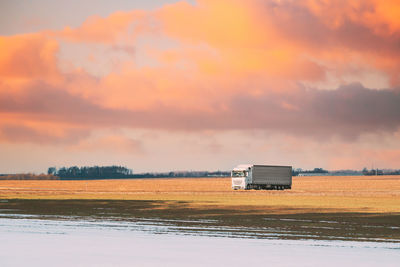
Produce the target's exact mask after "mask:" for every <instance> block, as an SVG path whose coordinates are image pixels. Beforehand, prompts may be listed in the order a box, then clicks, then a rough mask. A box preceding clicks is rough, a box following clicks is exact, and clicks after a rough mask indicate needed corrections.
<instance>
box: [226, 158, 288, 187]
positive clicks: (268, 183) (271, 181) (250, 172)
mask: <svg viewBox="0 0 400 267" xmlns="http://www.w3.org/2000/svg"><path fill="white" fill-rule="evenodd" d="M231 178H232V189H234V190H237V189H245V190H249V189H256V190H261V189H265V190H284V189H291V188H292V166H274V165H252V164H241V165H238V166H236V167H235V168H234V169H233V170H232V172H231Z"/></svg>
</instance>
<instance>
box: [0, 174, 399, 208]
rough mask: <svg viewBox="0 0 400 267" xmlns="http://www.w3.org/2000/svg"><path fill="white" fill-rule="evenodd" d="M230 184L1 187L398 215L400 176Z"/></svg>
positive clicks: (52, 194) (203, 204)
mask: <svg viewBox="0 0 400 267" xmlns="http://www.w3.org/2000/svg"><path fill="white" fill-rule="evenodd" d="M230 183H231V181H230V178H180V179H135V180H84V181H59V180H51V181H39V180H38V181H0V198H3V199H92V200H95V199H108V200H150V201H153V200H154V201H166V202H180V203H185V205H186V206H190V207H196V208H207V207H210V206H214V207H230V208H233V209H238V210H240V209H249V208H250V207H251V209H252V210H254V211H255V210H260V211H263V210H264V211H266V210H268V211H269V212H271V213H280V212H285V213H288V212H289V213H295V212H309V211H313V212H324V211H325V212H370V213H397V212H400V176H336V177H328V176H321V177H294V178H293V185H292V189H291V190H284V191H264V190H248V191H244V190H237V191H234V190H232V189H231V184H230Z"/></svg>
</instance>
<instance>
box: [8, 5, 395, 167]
mask: <svg viewBox="0 0 400 267" xmlns="http://www.w3.org/2000/svg"><path fill="white" fill-rule="evenodd" d="M0 9H1V10H2V16H0V173H21V172H35V173H40V172H46V171H47V168H48V167H50V166H56V167H61V166H72V165H78V166H86V165H87V166H92V165H114V164H115V165H123V166H126V167H128V168H132V169H133V171H134V172H136V173H137V172H146V171H151V172H157V171H170V170H175V171H177V170H230V169H231V168H233V167H234V166H236V165H238V164H242V163H254V164H270V165H291V166H293V167H295V168H303V169H309V168H315V167H321V168H324V169H328V170H338V169H362V168H364V167H367V168H400V164H399V162H400V161H399V159H400V19H399V18H400V1H399V0H387V1H378V0H354V1H344V0H343V1H342V0H304V1H295V0H246V1H244V0H243V1H236V0H217V1H216V0H199V1H173V0H171V1H162V0H152V1H148V0H147V1H138V0H137V1H127V0H126V1H124V0H117V1H105V0H103V1H94V0H87V1H77V0H73V1H50V0H37V1H27V0H15V1H11V0H10V1H1V2H0Z"/></svg>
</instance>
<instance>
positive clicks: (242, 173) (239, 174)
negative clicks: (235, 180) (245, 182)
mask: <svg viewBox="0 0 400 267" xmlns="http://www.w3.org/2000/svg"><path fill="white" fill-rule="evenodd" d="M232 177H244V172H242V171H233V172H232Z"/></svg>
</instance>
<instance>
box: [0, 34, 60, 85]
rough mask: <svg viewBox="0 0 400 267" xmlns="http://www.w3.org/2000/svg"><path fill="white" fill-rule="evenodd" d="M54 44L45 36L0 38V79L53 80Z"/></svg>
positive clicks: (54, 42) (56, 50) (55, 73)
mask: <svg viewBox="0 0 400 267" xmlns="http://www.w3.org/2000/svg"><path fill="white" fill-rule="evenodd" d="M58 49H59V46H58V43H57V41H55V40H53V39H50V38H48V37H46V36H45V35H44V34H40V33H37V34H23V35H15V36H0V77H1V79H2V80H3V81H4V80H8V81H10V80H16V81H18V80H30V79H42V80H52V79H54V78H57V76H58V67H57V56H56V53H57V52H58Z"/></svg>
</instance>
